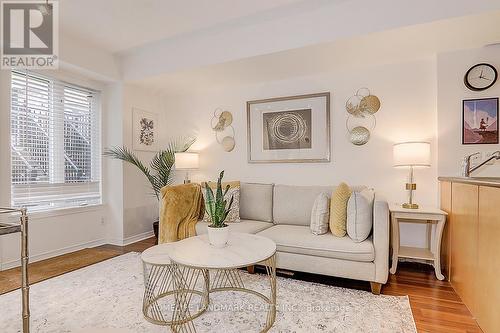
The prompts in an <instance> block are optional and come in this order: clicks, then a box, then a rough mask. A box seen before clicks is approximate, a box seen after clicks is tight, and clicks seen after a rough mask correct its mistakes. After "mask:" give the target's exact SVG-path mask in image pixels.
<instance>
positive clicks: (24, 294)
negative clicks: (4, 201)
mask: <svg viewBox="0 0 500 333" xmlns="http://www.w3.org/2000/svg"><path fill="white" fill-rule="evenodd" d="M12 213H21V216H20V218H19V220H20V222H19V224H11V223H2V224H0V235H7V234H12V233H16V232H20V233H21V298H22V321H23V333H29V332H30V297H29V293H30V284H29V278H28V263H29V245H28V213H27V209H26V208H10V207H9V208H1V207H0V215H1V214H12Z"/></svg>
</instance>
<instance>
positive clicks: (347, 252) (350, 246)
mask: <svg viewBox="0 0 500 333" xmlns="http://www.w3.org/2000/svg"><path fill="white" fill-rule="evenodd" d="M235 225H237V224H235ZM258 235H259V236H264V237H267V238H270V239H272V240H273V241H274V242H275V243H276V246H277V250H278V251H279V252H287V253H297V254H304V255H311V256H319V257H326V258H335V259H344V260H353V261H364V262H369V261H373V260H374V259H375V250H374V248H373V242H372V238H371V236H370V237H369V238H367V239H366V240H364V241H363V242H360V243H355V242H354V241H353V240H352V239H351V238H349V237H348V236H346V237H334V236H333V235H332V234H331V232H328V233H326V234H323V235H313V234H311V232H310V230H309V227H308V226H299V225H274V226H272V227H271V228H268V229H265V230H263V231H261V232H259V233H258Z"/></svg>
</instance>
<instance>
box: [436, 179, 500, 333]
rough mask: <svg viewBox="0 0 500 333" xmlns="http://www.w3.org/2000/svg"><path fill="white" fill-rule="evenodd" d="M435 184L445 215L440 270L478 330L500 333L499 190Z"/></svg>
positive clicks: (453, 183) (472, 185) (497, 188)
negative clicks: (446, 217) (499, 312)
mask: <svg viewBox="0 0 500 333" xmlns="http://www.w3.org/2000/svg"><path fill="white" fill-rule="evenodd" d="M440 188H441V209H443V210H444V211H446V212H448V214H449V220H448V233H445V235H444V236H443V238H444V242H443V249H442V251H443V252H445V258H444V260H443V262H445V263H448V270H447V271H446V269H445V272H447V273H448V277H449V280H450V282H451V284H452V286H453V288H454V289H455V291H456V292H457V293H458V295H459V296H460V297H461V298H462V301H463V302H464V303H465V304H466V305H467V307H468V308H469V310H470V311H471V313H472V314H473V316H474V317H475V318H476V320H477V322H478V324H479V326H480V327H481V329H482V330H483V331H484V332H485V333H493V332H500V316H499V315H498V311H499V309H500V283H498V280H499V279H500V188H499V187H490V186H482V185H474V184H466V183H460V182H441V186H440ZM446 242H448V243H446Z"/></svg>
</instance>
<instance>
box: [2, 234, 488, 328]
mask: <svg viewBox="0 0 500 333" xmlns="http://www.w3.org/2000/svg"><path fill="white" fill-rule="evenodd" d="M152 245H154V239H153V238H150V239H146V240H143V241H140V242H137V243H134V244H131V245H127V246H124V247H121V246H114V245H103V246H99V247H96V248H91V249H84V250H81V251H77V252H73V253H69V254H65V255H62V256H59V257H55V258H51V259H47V260H43V261H39V262H36V263H32V264H30V266H29V269H30V282H31V283H32V284H33V283H36V282H39V281H43V280H46V279H49V278H52V277H54V276H58V275H61V274H64V273H67V272H70V271H74V270H76V269H79V268H82V267H85V266H88V265H91V264H94V263H97V262H99V261H103V260H106V259H109V258H112V257H115V256H118V255H121V254H124V253H127V252H132V251H136V252H141V251H143V250H144V249H146V248H148V247H150V246H152ZM286 276H289V275H288V274H286ZM290 278H294V279H300V280H306V281H313V282H319V283H324V284H329V285H335V286H339V287H347V288H355V289H361V290H366V291H370V284H369V283H368V282H363V281H355V280H348V279H339V278H331V277H325V276H320V275H315V274H306V273H300V272H296V273H294V274H293V276H290ZM19 280H20V270H19V269H17V268H14V269H10V270H6V271H3V272H0V294H3V293H6V292H9V291H12V290H15V289H17V288H19V285H20V281H19ZM382 294H384V295H395V296H405V295H408V296H409V298H410V305H411V309H412V312H413V316H414V318H415V323H416V325H417V329H418V331H419V332H421V333H447V332H450V333H473V332H474V333H475V332H482V331H481V329H480V328H479V326H478V325H477V323H476V321H475V320H474V318H472V316H471V314H470V312H469V310H468V309H467V307H466V306H465V305H464V304H463V303H462V301H461V300H460V298H459V297H458V295H457V294H456V293H455V291H454V290H453V288H452V287H451V285H450V283H449V282H447V281H439V280H437V279H436V278H435V276H434V271H433V268H432V267H430V266H427V265H421V264H414V263H400V264H399V265H398V272H397V274H396V275H389V281H388V283H387V284H386V285H385V286H384V287H383V288H382Z"/></svg>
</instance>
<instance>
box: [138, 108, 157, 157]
mask: <svg viewBox="0 0 500 333" xmlns="http://www.w3.org/2000/svg"><path fill="white" fill-rule="evenodd" d="M157 131H158V114H156V113H152V112H148V111H144V110H141V109H136V108H133V109H132V133H133V136H134V137H133V140H134V141H133V148H134V150H145V151H156V150H158V135H157Z"/></svg>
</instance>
